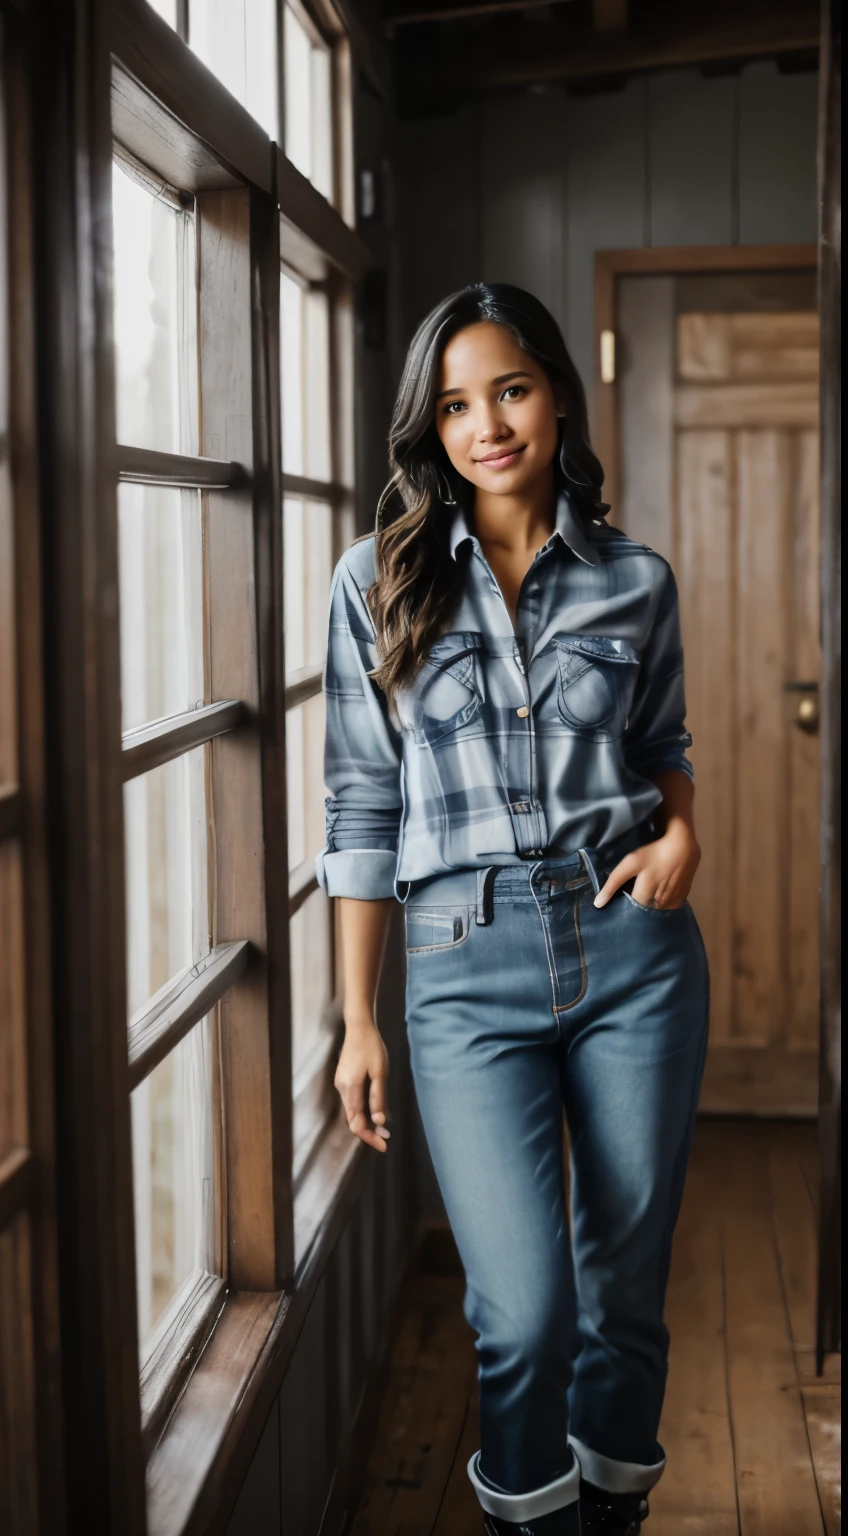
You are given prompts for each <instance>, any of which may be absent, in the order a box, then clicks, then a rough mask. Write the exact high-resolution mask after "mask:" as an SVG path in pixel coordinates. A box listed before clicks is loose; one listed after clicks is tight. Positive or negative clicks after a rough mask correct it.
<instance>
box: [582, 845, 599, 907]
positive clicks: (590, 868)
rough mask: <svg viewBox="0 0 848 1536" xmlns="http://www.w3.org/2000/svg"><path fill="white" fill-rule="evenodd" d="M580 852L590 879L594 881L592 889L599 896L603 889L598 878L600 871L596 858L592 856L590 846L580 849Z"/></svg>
mask: <svg viewBox="0 0 848 1536" xmlns="http://www.w3.org/2000/svg"><path fill="white" fill-rule="evenodd" d="M578 852H579V854H580V857H581V859H582V860H583V867H584V868H585V870H586V873H587V875H588V876H589V879H590V880H591V882H592V890H593V891H594V892H595V895H596V896H597V894H598V892H599V891H600V889H601V882H600V880H599V879H598V871H597V869H596V868H595V860H594V858H593V857H592V854H591V853H590V852H589V850H588V848H580V849H579V850H578Z"/></svg>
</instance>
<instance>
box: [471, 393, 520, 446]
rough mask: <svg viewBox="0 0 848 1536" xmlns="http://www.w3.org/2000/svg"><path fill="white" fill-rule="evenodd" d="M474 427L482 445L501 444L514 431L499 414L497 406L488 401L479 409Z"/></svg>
mask: <svg viewBox="0 0 848 1536" xmlns="http://www.w3.org/2000/svg"><path fill="white" fill-rule="evenodd" d="M474 427H475V431H476V434H477V441H478V442H480V443H499V442H500V441H501V440H502V439H503V438H504V437H507V436H508V435H509V433H510V432H511V430H512V429H511V427H510V425H509V423H508V422H506V421H504V419H503V417H502V416H501V415H500V413H499V412H498V409H497V406H493V405H491V404H490V403H489V402H488V401H487V402H486V404H485V405H481V406H480V407H479V410H478V412H477V416H476V420H475V423H474Z"/></svg>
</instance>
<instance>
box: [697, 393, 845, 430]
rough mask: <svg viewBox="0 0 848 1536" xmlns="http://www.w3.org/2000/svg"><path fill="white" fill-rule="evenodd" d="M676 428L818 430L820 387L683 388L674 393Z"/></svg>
mask: <svg viewBox="0 0 848 1536" xmlns="http://www.w3.org/2000/svg"><path fill="white" fill-rule="evenodd" d="M674 419H675V426H677V427H704V428H707V427H728V428H736V427H816V426H818V419H819V399H818V387H817V386H816V384H814V383H806V382H803V383H798V384H716V385H713V386H704V387H699V386H698V385H697V384H681V386H680V387H679V388H678V389H677V390H676V391H675V400H674Z"/></svg>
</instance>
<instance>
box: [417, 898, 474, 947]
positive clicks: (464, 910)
mask: <svg viewBox="0 0 848 1536" xmlns="http://www.w3.org/2000/svg"><path fill="white" fill-rule="evenodd" d="M454 910H456V911H461V912H462V921H463V924H464V925H465V932H464V933H463V935H462V937H461V938H460V939H453V940H451V941H450V942H449V943H447V944H407V946H406V953H407V954H408V955H445V954H453V951H454V950H455V949H461V948H462V946H463V944H465V943H466V942H467V940H468V939H469V937H470V935H471V929H472V927H473V924H472V923H471V922H470V921H469V912H468V908H467V907H462V908H455V909H454Z"/></svg>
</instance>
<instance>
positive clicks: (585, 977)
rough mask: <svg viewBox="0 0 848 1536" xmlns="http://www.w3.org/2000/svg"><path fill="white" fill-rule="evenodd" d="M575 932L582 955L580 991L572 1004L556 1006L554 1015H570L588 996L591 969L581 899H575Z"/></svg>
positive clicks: (576, 897) (577, 897)
mask: <svg viewBox="0 0 848 1536" xmlns="http://www.w3.org/2000/svg"><path fill="white" fill-rule="evenodd" d="M574 931H575V933H576V935H577V949H578V951H579V954H580V991H579V992H578V994H577V996H576V997H575V998H573V999H572V1001H571V1002H570V1003H561V1004H559V1005H558V1006H557V1005H556V1004H555V1005H554V1013H568V1011H569V1009H570V1008H576V1007H577V1004H578V1003H582V1001H583V999H584V997H585V996H586V988H587V987H588V985H589V969H588V966H587V965H586V951H585V949H584V947H583V933H582V930H581V927H580V897H579V895H578V896H575V898H574Z"/></svg>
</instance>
